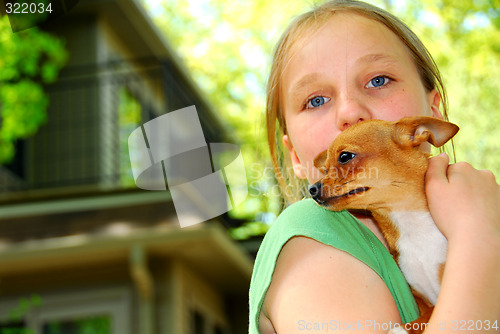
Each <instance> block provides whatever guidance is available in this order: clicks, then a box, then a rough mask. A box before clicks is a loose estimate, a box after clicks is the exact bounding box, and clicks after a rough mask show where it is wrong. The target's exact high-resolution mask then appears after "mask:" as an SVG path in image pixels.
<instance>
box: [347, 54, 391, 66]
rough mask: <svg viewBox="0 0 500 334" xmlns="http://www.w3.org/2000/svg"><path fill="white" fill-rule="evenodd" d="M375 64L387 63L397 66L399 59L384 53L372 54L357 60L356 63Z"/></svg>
mask: <svg viewBox="0 0 500 334" xmlns="http://www.w3.org/2000/svg"><path fill="white" fill-rule="evenodd" d="M375 62H385V63H389V64H395V63H398V59H397V58H396V57H394V56H390V55H388V54H384V53H370V54H367V55H364V56H363V57H361V58H359V59H358V60H356V63H360V64H366V63H375Z"/></svg>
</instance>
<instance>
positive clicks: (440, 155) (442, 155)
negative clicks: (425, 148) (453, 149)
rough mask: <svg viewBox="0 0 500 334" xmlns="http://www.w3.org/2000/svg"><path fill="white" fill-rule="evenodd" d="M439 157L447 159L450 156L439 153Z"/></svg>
mask: <svg viewBox="0 0 500 334" xmlns="http://www.w3.org/2000/svg"><path fill="white" fill-rule="evenodd" d="M438 157H443V158H446V157H448V154H446V152H441V153H439V155H438Z"/></svg>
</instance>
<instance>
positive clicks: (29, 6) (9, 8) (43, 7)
mask: <svg viewBox="0 0 500 334" xmlns="http://www.w3.org/2000/svg"><path fill="white" fill-rule="evenodd" d="M5 9H6V12H7V14H36V13H40V14H42V13H52V4H51V3H50V2H49V3H48V4H44V3H12V2H6V3H5Z"/></svg>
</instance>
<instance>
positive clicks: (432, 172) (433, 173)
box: [425, 153, 450, 182]
mask: <svg viewBox="0 0 500 334" xmlns="http://www.w3.org/2000/svg"><path fill="white" fill-rule="evenodd" d="M449 162H450V157H448V154H446V153H441V154H439V155H438V156H435V157H432V158H430V159H429V166H428V167H427V172H426V174H425V179H426V181H429V180H440V181H443V182H448V176H447V170H448V164H449Z"/></svg>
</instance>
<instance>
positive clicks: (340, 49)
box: [283, 12, 415, 77]
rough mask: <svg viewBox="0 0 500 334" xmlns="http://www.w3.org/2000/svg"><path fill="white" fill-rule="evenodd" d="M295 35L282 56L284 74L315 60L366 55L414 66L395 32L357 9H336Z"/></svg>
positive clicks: (349, 59)
mask: <svg viewBox="0 0 500 334" xmlns="http://www.w3.org/2000/svg"><path fill="white" fill-rule="evenodd" d="M295 37H296V38H295V39H292V40H293V42H292V43H291V46H290V47H289V50H288V54H287V57H286V59H285V67H284V73H283V74H284V76H285V77H286V76H287V75H286V73H287V72H290V70H292V71H293V72H295V71H296V70H297V68H298V69H300V70H301V71H307V68H314V67H315V66H316V64H322V63H323V64H324V63H329V62H335V61H346V62H351V61H352V62H354V61H355V60H356V59H357V58H361V57H364V56H367V55H375V56H377V55H388V56H391V57H392V58H393V59H395V60H397V61H401V62H402V63H404V64H405V65H409V66H412V67H413V66H415V64H414V62H413V58H412V57H411V54H410V51H409V49H408V48H407V47H406V45H405V44H404V43H403V41H402V39H401V38H400V37H399V36H398V35H396V34H395V33H394V32H393V31H392V30H390V29H389V28H388V27H386V26H385V25H384V24H382V23H381V22H378V21H376V20H375V19H372V18H368V17H366V16H364V15H360V14H356V13H351V12H339V13H336V14H334V15H331V17H330V18H328V19H326V20H322V22H319V23H318V24H317V25H316V24H312V25H311V26H310V27H307V26H306V27H303V28H302V31H299V32H297V36H295ZM368 59H369V58H368Z"/></svg>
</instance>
